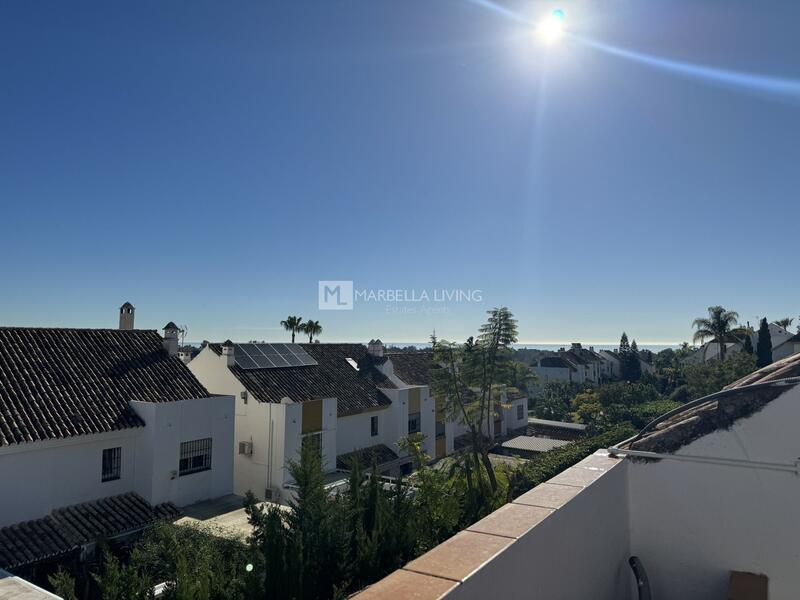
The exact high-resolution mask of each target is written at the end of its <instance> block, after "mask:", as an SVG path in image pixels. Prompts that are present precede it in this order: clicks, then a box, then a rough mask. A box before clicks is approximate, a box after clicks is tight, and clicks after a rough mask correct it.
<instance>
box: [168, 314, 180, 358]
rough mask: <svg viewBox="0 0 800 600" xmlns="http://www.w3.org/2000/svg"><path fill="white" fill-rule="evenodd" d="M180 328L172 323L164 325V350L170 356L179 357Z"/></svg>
mask: <svg viewBox="0 0 800 600" xmlns="http://www.w3.org/2000/svg"><path fill="white" fill-rule="evenodd" d="M179 331H180V328H179V327H178V326H177V325H175V323H173V322H172V321H170V322H169V323H167V324H166V325H164V350H166V351H167V353H168V354H169V355H170V356H178V332H179Z"/></svg>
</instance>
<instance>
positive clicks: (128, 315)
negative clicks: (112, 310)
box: [119, 302, 136, 331]
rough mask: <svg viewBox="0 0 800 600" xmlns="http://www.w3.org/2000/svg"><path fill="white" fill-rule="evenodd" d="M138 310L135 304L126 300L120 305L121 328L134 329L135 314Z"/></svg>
mask: <svg viewBox="0 0 800 600" xmlns="http://www.w3.org/2000/svg"><path fill="white" fill-rule="evenodd" d="M135 311H136V309H135V308H134V306H133V304H131V303H130V302H126V303H125V304H123V305H122V306H120V307H119V328H120V329H122V330H125V331H130V330H131V329H133V314H134V312H135Z"/></svg>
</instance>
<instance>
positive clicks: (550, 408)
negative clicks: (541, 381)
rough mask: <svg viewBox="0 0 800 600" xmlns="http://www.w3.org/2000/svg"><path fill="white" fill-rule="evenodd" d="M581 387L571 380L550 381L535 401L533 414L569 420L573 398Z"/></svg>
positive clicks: (556, 419) (558, 419) (545, 417)
mask: <svg viewBox="0 0 800 600" xmlns="http://www.w3.org/2000/svg"><path fill="white" fill-rule="evenodd" d="M580 391H581V387H580V386H579V385H578V384H576V383H572V382H569V381H550V382H548V383H546V384H545V385H544V387H543V388H542V391H541V392H540V393H539V396H538V397H537V398H536V399H534V401H533V414H534V415H536V416H537V417H539V418H540V419H550V420H553V421H566V420H569V413H570V407H571V405H572V399H573V398H574V397H575V396H576V395H577V394H578V392H580Z"/></svg>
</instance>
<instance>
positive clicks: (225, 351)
mask: <svg viewBox="0 0 800 600" xmlns="http://www.w3.org/2000/svg"><path fill="white" fill-rule="evenodd" d="M222 356H224V357H225V358H226V359H227V360H228V366H229V367H232V366H233V365H235V364H236V361H235V360H234V354H233V342H232V341H230V340H225V341H224V342H223V343H222Z"/></svg>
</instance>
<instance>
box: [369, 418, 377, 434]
mask: <svg viewBox="0 0 800 600" xmlns="http://www.w3.org/2000/svg"><path fill="white" fill-rule="evenodd" d="M369 432H370V434H371V437H375V436H376V435H378V417H371V418H370V420H369Z"/></svg>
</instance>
